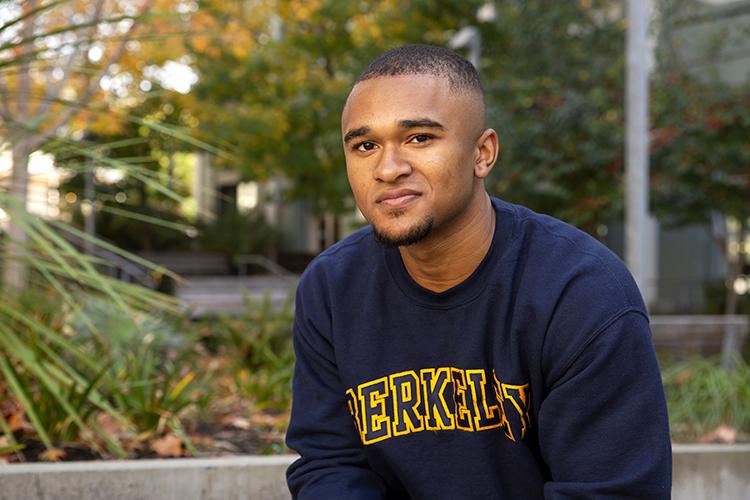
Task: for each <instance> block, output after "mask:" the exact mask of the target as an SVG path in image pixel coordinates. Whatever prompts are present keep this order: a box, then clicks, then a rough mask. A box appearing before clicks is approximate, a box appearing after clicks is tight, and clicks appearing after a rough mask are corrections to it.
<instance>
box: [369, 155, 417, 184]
mask: <svg viewBox="0 0 750 500" xmlns="http://www.w3.org/2000/svg"><path fill="white" fill-rule="evenodd" d="M411 170H412V168H411V164H410V163H409V162H408V161H407V160H406V159H405V158H404V157H403V156H402V155H401V153H400V152H399V151H398V148H395V147H386V148H384V150H383V154H382V155H381V157H380V159H379V161H378V164H377V166H376V167H375V172H374V175H375V179H376V180H379V181H382V182H395V181H396V180H398V179H399V178H400V177H402V176H406V175H409V174H410V173H411Z"/></svg>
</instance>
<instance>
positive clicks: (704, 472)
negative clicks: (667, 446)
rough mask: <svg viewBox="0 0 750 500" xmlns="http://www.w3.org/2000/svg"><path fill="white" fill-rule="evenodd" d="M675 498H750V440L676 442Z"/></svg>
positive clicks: (673, 454) (674, 457) (673, 485)
mask: <svg viewBox="0 0 750 500" xmlns="http://www.w3.org/2000/svg"><path fill="white" fill-rule="evenodd" d="M672 462H673V464H672V498H673V499H674V500H699V499H706V500H747V499H748V498H750V444H676V445H673V446H672Z"/></svg>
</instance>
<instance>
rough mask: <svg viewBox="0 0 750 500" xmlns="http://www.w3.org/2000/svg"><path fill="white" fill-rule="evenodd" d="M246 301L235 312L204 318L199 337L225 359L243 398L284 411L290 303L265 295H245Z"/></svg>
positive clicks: (290, 364) (289, 369)
mask: <svg viewBox="0 0 750 500" xmlns="http://www.w3.org/2000/svg"><path fill="white" fill-rule="evenodd" d="M245 304H246V307H245V311H244V313H243V314H241V315H239V316H226V315H221V316H217V317H214V318H209V319H204V320H203V321H202V322H201V324H200V326H199V328H200V329H201V330H202V331H203V332H204V333H203V336H204V338H203V340H204V342H205V343H206V345H207V346H209V348H211V349H213V350H214V351H216V352H217V353H218V354H220V355H221V356H223V357H225V358H228V359H229V360H230V363H229V364H228V366H227V369H228V370H229V371H230V372H231V373H230V374H231V376H232V377H233V378H234V380H235V383H236V386H237V388H238V389H239V390H240V391H241V393H242V394H243V395H244V396H246V397H249V398H252V400H253V401H254V402H255V404H256V405H257V406H260V407H270V408H277V409H286V408H288V406H289V402H290V400H291V380H292V374H293V371H294V348H293V346H292V320H293V310H292V301H291V300H287V301H286V302H285V303H284V304H283V305H281V306H275V305H274V304H273V302H272V300H271V298H270V296H268V295H266V296H265V297H264V299H263V300H261V301H253V300H251V299H250V298H248V297H246V298H245Z"/></svg>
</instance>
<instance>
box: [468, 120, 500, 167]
mask: <svg viewBox="0 0 750 500" xmlns="http://www.w3.org/2000/svg"><path fill="white" fill-rule="evenodd" d="M499 153H500V141H499V140H498V138H497V132H495V131H494V130H493V129H491V128H488V129H486V130H485V131H484V132H482V135H480V136H479V139H477V145H476V150H475V153H474V177H477V178H479V179H484V178H485V177H487V176H488V175H489V173H490V171H491V170H492V167H493V166H495V162H496V161H497V155H498V154H499Z"/></svg>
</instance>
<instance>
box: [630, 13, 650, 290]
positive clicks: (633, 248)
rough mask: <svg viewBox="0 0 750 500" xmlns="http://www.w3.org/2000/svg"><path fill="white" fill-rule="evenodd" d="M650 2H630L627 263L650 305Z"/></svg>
mask: <svg viewBox="0 0 750 500" xmlns="http://www.w3.org/2000/svg"><path fill="white" fill-rule="evenodd" d="M648 12H649V0H628V31H627V84H626V87H627V96H626V108H627V109H626V112H625V122H626V129H627V130H626V141H625V142H626V146H625V164H626V176H625V261H626V263H627V265H628V267H629V268H630V272H632V273H633V277H634V278H635V281H636V283H637V284H638V287H639V288H640V289H641V293H642V294H644V298H645V299H646V302H650V298H651V297H649V296H648V295H650V287H649V283H648V282H647V281H648V274H649V273H648V271H649V266H648V258H649V257H650V255H649V248H651V242H650V239H651V237H652V235H651V231H650V229H651V228H650V226H649V219H648V177H649V175H648V171H649V168H648V64H649V60H648V59H649V47H648V38H647V37H648V20H649V15H648Z"/></svg>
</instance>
